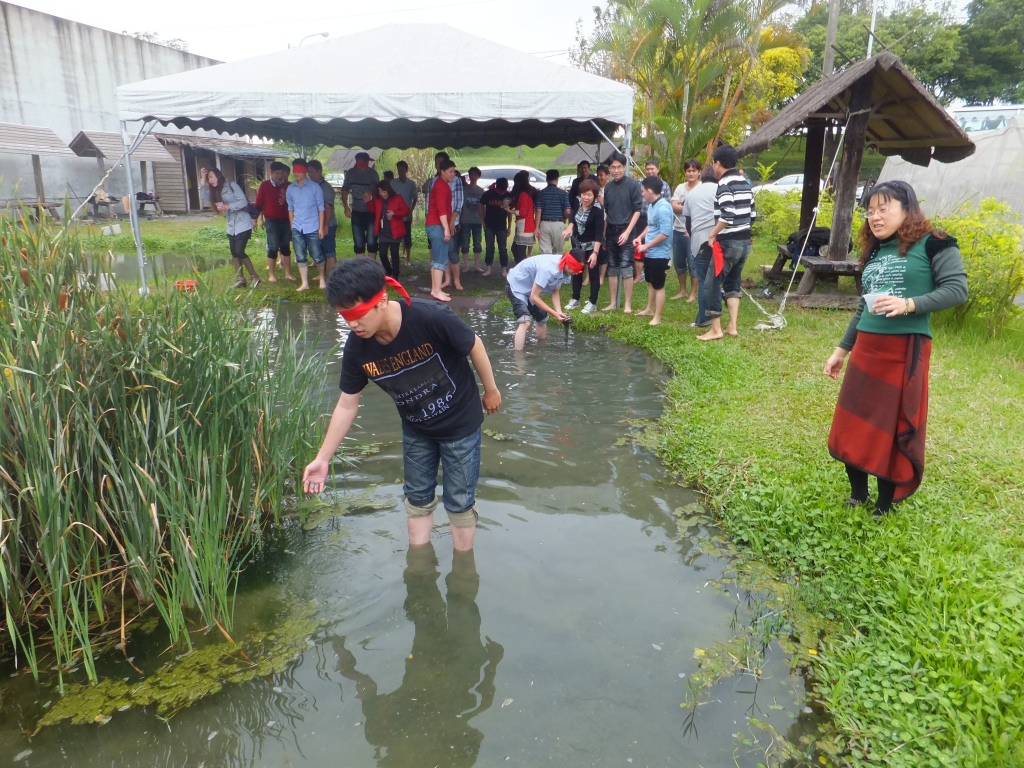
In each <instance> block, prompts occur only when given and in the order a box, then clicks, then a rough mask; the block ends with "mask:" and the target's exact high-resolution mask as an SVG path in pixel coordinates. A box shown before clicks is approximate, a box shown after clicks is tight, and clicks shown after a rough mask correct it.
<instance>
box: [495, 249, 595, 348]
mask: <svg viewBox="0 0 1024 768" xmlns="http://www.w3.org/2000/svg"><path fill="white" fill-rule="evenodd" d="M583 258H584V254H583V251H582V250H580V249H579V248H573V249H572V250H571V251H570V252H569V253H567V254H565V255H564V256H560V255H559V254H557V253H539V254H537V255H536V256H531V257H530V258H528V259H524V260H523V261H521V262H519V263H518V264H516V265H515V267H513V268H512V269H511V270H510V271H509V273H508V288H507V289H506V291H505V292H506V294H507V295H508V299H509V301H511V302H512V311H513V312H514V313H515V316H516V322H518V323H519V325H518V326H517V327H516V335H515V341H514V344H513V346H514V348H515V349H522V348H523V347H524V346H525V345H526V331H527V330H528V329H529V327H530V320H531V319H533V320H534V321H535V322H536V324H537V331H536V333H537V338H538V339H545V338H547V335H548V325H547V323H548V315H550V316H551V317H553V318H555V319H556V320H560V321H562V322H563V323H564V322H566V321H567V320H568V319H569V316H568V315H567V314H565V313H564V312H562V297H561V295H560V293H559V291H560V290H561V288H562V286H563V285H565V284H566V283H568V282H570V281H571V280H572V276H573V275H579V274H582V272H583ZM546 293H549V294H551V304H553V305H554V306H553V307H552V306H549V305H548V304H547V303H546V302H545V301H544V299H543V298H542V296H543V295H544V294H546Z"/></svg>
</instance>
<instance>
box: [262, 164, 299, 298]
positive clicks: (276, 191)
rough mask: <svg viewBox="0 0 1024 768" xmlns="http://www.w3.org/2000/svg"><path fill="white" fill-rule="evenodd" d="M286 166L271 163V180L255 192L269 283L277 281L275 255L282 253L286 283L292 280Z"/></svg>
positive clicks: (290, 230)
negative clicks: (265, 234) (265, 243)
mask: <svg viewBox="0 0 1024 768" xmlns="http://www.w3.org/2000/svg"><path fill="white" fill-rule="evenodd" d="M287 193H288V166H287V165H285V164H284V163H279V162H277V161H276V160H275V161H274V162H273V163H271V164H270V178H269V179H264V180H263V182H262V183H261V184H260V186H259V189H257V190H256V206H257V207H258V208H259V209H260V218H261V219H262V222H263V223H262V226H263V229H264V230H266V233H267V261H268V262H269V263H268V271H269V272H270V277H269V278H268V279H269V280H270V282H272V283H276V282H277V275H276V274H275V272H276V268H277V254H278V253H280V254H281V266H282V267H284V278H285V280H294V279H295V278H294V277H293V276H292V264H291V261H289V259H290V258H291V255H292V225H291V224H290V223H289V221H288V200H287V198H286V197H285V196H286V195H287Z"/></svg>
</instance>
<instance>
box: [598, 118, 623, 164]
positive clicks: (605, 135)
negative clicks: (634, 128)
mask: <svg viewBox="0 0 1024 768" xmlns="http://www.w3.org/2000/svg"><path fill="white" fill-rule="evenodd" d="M590 124H591V125H592V126H594V130H595V131H597V132H598V133H599V134H601V138H603V139H604V140H605V141H607V142H608V143H609V144H611V145H612V146H613V147H614V148H615V149H618V148H619V145H618V144H616V143H615V142H614V141H612V140H611V139H609V138H608V134H607V133H605V132H604V131H602V130H601V129H600V128H598V127H597V123H595V122H594V121H593V120H591V121H590ZM629 129H630V126H628V125H627V126H626V136H629ZM600 144H601V143H600V142H598V147H597V151H598V154H599V155H600V152H601V146H600ZM626 147H627V149H628V147H629V144H628V143H627V144H626ZM624 154H625V155H626V157H629V152H625V153H624ZM594 159H595V160H597V162H598V163H600V162H601V158H600V157H596V158H594Z"/></svg>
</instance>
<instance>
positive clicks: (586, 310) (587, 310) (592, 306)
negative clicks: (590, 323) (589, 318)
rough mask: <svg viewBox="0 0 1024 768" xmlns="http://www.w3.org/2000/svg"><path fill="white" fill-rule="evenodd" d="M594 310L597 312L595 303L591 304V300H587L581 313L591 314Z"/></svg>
mask: <svg viewBox="0 0 1024 768" xmlns="http://www.w3.org/2000/svg"><path fill="white" fill-rule="evenodd" d="M595 312H597V304H592V303H591V302H589V301H588V302H587V303H586V304H585V305H584V306H583V314H584V315H592V314H594V313H595Z"/></svg>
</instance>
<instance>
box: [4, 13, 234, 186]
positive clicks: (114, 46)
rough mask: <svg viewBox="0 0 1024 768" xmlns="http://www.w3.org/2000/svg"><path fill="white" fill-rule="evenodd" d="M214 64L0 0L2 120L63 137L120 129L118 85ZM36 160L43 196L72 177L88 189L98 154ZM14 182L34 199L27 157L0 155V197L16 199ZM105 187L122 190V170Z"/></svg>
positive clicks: (93, 180)
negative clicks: (41, 173)
mask: <svg viewBox="0 0 1024 768" xmlns="http://www.w3.org/2000/svg"><path fill="white" fill-rule="evenodd" d="M218 63H219V62H218V61H215V60H214V59H208V58H206V57H204V56H196V55H194V54H191V53H185V52H182V51H178V50H175V49H173V48H168V47H166V46H163V45H155V44H154V43H148V42H145V41H142V40H137V39H135V38H133V37H131V36H129V35H121V34H118V33H116V32H109V31H107V30H104V29H99V28H97V27H90V26H87V25H85V24H79V23H78V22H74V21H69V20H67V19H61V18H59V17H57V16H51V15H49V14H46V13H40V12H39V11H33V10H29V9H28V8H22V7H21V6H18V5H11V4H10V3H7V2H3V1H2V0H0V122H5V123H21V124H24V125H42V126H46V127H48V128H52V129H53V130H54V131H56V133H57V135H59V136H60V137H61V138H62V139H64V141H65V142H70V141H71V139H73V138H74V137H75V135H76V134H77V133H78V132H79V131H81V130H101V131H120V124H119V122H118V118H117V98H116V93H115V89H116V88H117V86H119V85H123V84H125V83H132V82H136V81H138V80H148V79H149V78H152V77H161V76H163V75H171V74H175V73H177V72H183V71H185V70H188V69H197V68H199V67H208V66H210V65H212V64H218ZM129 128H131V125H129ZM135 130H138V126H137V125H136V127H135ZM159 130H165V131H166V130H170V131H173V130H174V129H173V128H170V129H165V128H160V129H159ZM41 159H42V166H43V179H44V184H45V187H46V197H47V199H61V198H63V196H64V194H65V192H66V191H67V184H69V183H70V185H71V187H72V188H73V189H74V191H75V193H77V194H78V195H86V194H87V193H88V192H89V191H91V190H92V188H93V186H94V185H95V184H96V182H97V181H98V180H99V174H98V169H97V165H96V160H95V158H76V159H69V160H65V159H58V158H54V157H42V158H41ZM133 166H134V176H135V180H136V185H138V184H139V182H140V176H139V166H138V163H133ZM108 167H109V163H108ZM149 179H150V187H152V179H153V174H152V173H150V174H149ZM19 180H23V181H22V186H23V188H24V190H25V193H26V196H27V197H31V196H32V195H33V189H34V184H33V180H32V161H31V158H30V157H29V156H28V155H0V199H3V198H10V197H13V196H14V192H13V190H14V187H15V186H16V185H17V183H18V181H19ZM104 187H105V188H106V189H107V191H108V192H110V194H111V195H112V196H115V197H120V196H122V195H124V194H125V190H126V187H127V184H126V181H125V177H124V169H123V168H118V169H117V170H116V171H114V173H112V174H111V176H110V178H109V179H108V180H107V182H106V183H105V184H104Z"/></svg>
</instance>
